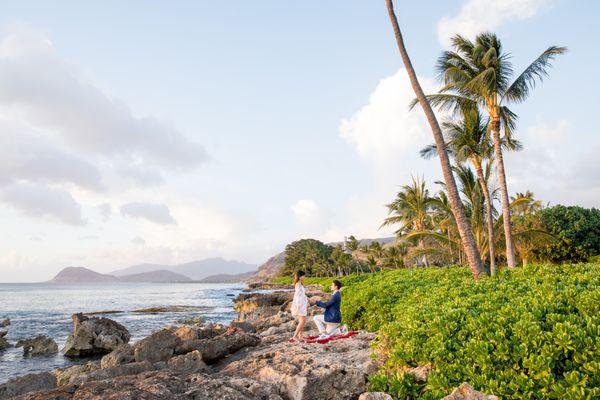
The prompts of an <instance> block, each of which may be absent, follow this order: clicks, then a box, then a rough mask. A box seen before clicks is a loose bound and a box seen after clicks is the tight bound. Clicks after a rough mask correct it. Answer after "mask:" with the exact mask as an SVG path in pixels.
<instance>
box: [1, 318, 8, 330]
mask: <svg viewBox="0 0 600 400" xmlns="http://www.w3.org/2000/svg"><path fill="white" fill-rule="evenodd" d="M9 325H10V319H8V318H4V319H3V320H2V321H0V328H5V327H7V326H9Z"/></svg>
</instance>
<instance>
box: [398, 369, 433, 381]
mask: <svg viewBox="0 0 600 400" xmlns="http://www.w3.org/2000/svg"><path fill="white" fill-rule="evenodd" d="M404 372H407V373H409V374H411V375H412V376H413V378H415V381H416V382H418V383H425V382H427V379H428V378H429V373H430V372H431V365H421V366H418V367H413V368H406V369H405V370H404Z"/></svg>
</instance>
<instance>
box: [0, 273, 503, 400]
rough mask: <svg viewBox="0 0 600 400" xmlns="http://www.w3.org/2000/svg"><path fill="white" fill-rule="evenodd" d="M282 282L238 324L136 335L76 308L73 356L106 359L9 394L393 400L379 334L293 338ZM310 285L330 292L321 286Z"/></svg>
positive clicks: (3, 394)
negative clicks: (379, 386)
mask: <svg viewBox="0 0 600 400" xmlns="http://www.w3.org/2000/svg"><path fill="white" fill-rule="evenodd" d="M277 289H279V290H277ZM282 289H287V287H282V286H279V287H273V286H260V285H255V286H253V287H251V288H250V289H249V290H250V291H248V292H246V293H242V294H240V295H239V296H238V297H237V298H236V299H235V300H234V307H235V310H236V311H237V313H238V318H237V319H236V320H235V321H233V322H231V324H230V325H229V326H222V325H220V324H212V323H204V324H190V325H179V326H170V327H166V328H164V329H162V330H159V331H157V332H154V333H153V334H151V335H150V336H148V337H146V338H144V339H141V340H139V341H137V342H135V343H129V340H130V337H131V335H130V334H129V332H128V331H127V329H126V328H125V327H123V326H122V325H120V324H118V323H117V322H115V321H112V320H111V319H109V318H104V317H95V316H86V315H82V314H75V315H73V324H74V329H73V333H72V334H71V336H70V337H69V338H68V340H67V344H66V346H65V349H64V350H63V351H64V353H65V355H66V356H71V357H87V356H92V355H103V357H102V358H101V359H100V360H96V361H90V362H88V363H87V364H83V365H75V366H71V367H68V368H63V369H57V370H54V371H52V372H44V373H38V374H29V375H25V376H22V377H19V378H14V379H11V380H9V381H8V382H6V383H4V384H2V385H0V400H3V399H19V400H42V399H43V400H117V399H118V400H122V399H149V400H154V399H156V400H158V399H195V400H200V399H222V400H250V399H265V400H267V399H269V400H270V399H272V400H278V399H281V400H309V399H323V400H338V399H340V400H341V399H360V400H369V399H371V400H375V399H391V397H390V396H388V395H386V394H383V393H368V377H369V375H371V374H373V373H375V372H376V371H377V369H378V367H379V364H380V362H381V360H377V359H375V358H374V357H373V356H372V355H371V350H370V343H371V341H372V340H373V339H374V338H375V336H376V335H375V334H373V333H364V332H361V333H360V334H358V335H356V336H353V337H351V338H348V339H344V340H338V341H332V342H330V343H328V344H326V345H321V344H308V343H295V344H290V343H288V339H289V338H290V337H291V336H292V332H293V330H294V328H295V322H294V320H293V319H292V317H291V315H290V313H289V307H290V304H291V300H292V295H293V293H292V292H291V291H289V290H282ZM265 290H267V292H265ZM310 291H311V292H313V293H312V294H321V293H320V288H316V287H311V288H310ZM316 311H317V310H314V309H311V311H310V312H311V313H315V312H316ZM308 325H309V326H308V327H307V329H313V327H312V324H308ZM312 333H314V331H313V332H312ZM36 339H37V338H36ZM50 340H51V339H50ZM38 342H39V343H40V346H41V347H40V349H41V350H40V351H43V350H44V349H50V351H55V348H54V346H53V345H52V343H50V342H49V341H48V338H45V337H41V338H40V339H39V341H35V340H34V341H33V342H27V343H25V344H24V345H26V346H28V349H29V350H28V351H34V350H35V349H36V344H37V343H38ZM421 372H422V371H421ZM425 379H426V377H425ZM459 389H460V390H461V392H460V393H458V389H457V396H455V397H450V396H448V398H449V399H450V398H451V399H469V398H473V399H488V400H492V399H493V398H494V397H493V396H489V397H487V396H486V397H468V394H467V395H463V392H464V391H465V390H466V391H467V392H468V393H472V394H473V395H478V396H479V395H481V396H485V395H483V394H480V393H477V392H475V391H473V390H472V388H466V387H463V386H461V388H459ZM469 389H470V392H469ZM467 392H465V393H467ZM453 395H454V393H453ZM451 396H452V395H451Z"/></svg>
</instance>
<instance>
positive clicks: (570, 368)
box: [342, 264, 600, 400]
mask: <svg viewBox="0 0 600 400" xmlns="http://www.w3.org/2000/svg"><path fill="white" fill-rule="evenodd" d="M599 310H600V266H599V265H595V264H587V265H584V264H579V265H560V266H556V265H546V266H529V267H526V268H518V269H515V270H510V271H504V272H503V273H501V274H500V275H499V276H497V277H495V278H490V279H483V280H480V281H479V282H475V281H473V280H472V279H471V277H470V274H469V272H468V271H467V270H466V269H464V268H423V269H412V270H395V271H389V272H383V273H378V274H373V275H371V276H369V277H365V278H364V279H362V280H361V281H359V282H356V283H354V284H351V285H349V286H348V287H347V288H346V289H345V291H344V300H343V302H342V312H343V315H344V320H345V321H346V322H347V323H350V325H351V327H352V328H360V329H367V330H371V331H373V330H378V331H379V332H380V338H379V340H378V342H377V343H376V344H375V347H376V348H375V351H376V352H377V353H383V354H385V355H387V356H388V358H387V361H386V362H385V364H384V366H383V368H382V370H381V372H380V373H379V374H378V375H376V376H374V377H373V378H372V381H371V382H372V387H373V389H375V390H383V391H387V392H389V393H391V394H392V395H394V396H395V397H396V398H398V399H440V398H442V397H444V396H445V395H447V394H448V393H450V391H451V390H452V389H453V388H454V387H456V386H458V385H460V383H461V382H464V381H467V382H469V383H471V384H472V385H473V386H474V387H475V388H476V389H478V390H482V391H484V392H486V393H489V394H495V395H497V396H500V398H502V399H573V400H575V399H578V400H579V399H592V398H600V324H599V322H600V315H599ZM418 365H432V366H433V370H432V372H431V374H430V377H429V379H428V381H427V383H425V384H423V385H420V384H417V383H416V382H415V381H414V379H413V378H412V376H411V375H409V374H407V373H404V372H403V371H404V370H405V369H406V368H407V367H414V366H418Z"/></svg>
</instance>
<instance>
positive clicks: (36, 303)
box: [0, 283, 245, 384]
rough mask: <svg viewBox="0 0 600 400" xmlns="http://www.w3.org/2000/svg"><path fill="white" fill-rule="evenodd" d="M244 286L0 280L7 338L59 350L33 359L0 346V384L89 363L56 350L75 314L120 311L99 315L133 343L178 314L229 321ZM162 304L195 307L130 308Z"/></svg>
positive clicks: (0, 303) (0, 316)
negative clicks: (39, 341)
mask: <svg viewBox="0 0 600 400" xmlns="http://www.w3.org/2000/svg"><path fill="white" fill-rule="evenodd" d="M244 288H245V285H244V284H206V283H147V284H145V283H102V284H47V283H0V321H1V320H3V319H4V318H10V320H11V325H10V326H9V327H8V335H7V336H6V338H7V339H8V341H9V342H10V343H11V344H13V345H14V344H15V343H16V342H17V341H18V340H19V339H26V338H32V337H35V336H37V335H46V336H49V337H51V338H53V339H54V340H55V341H56V343H57V344H58V347H59V353H58V354H55V355H50V356H35V357H24V356H23V349H22V348H14V347H11V348H8V349H6V350H4V351H2V350H0V384H1V383H3V382H5V381H6V380H8V379H10V378H13V377H16V376H20V375H24V374H28V373H34V372H43V371H51V370H53V369H55V368H61V367H66V366H69V365H74V364H77V363H84V362H87V361H88V360H89V359H85V360H69V359H68V358H65V357H63V356H62V352H61V351H60V350H62V348H63V347H64V344H65V342H66V339H67V336H68V335H69V334H70V333H71V332H72V329H73V324H72V320H71V315H72V314H74V313H77V312H96V311H107V310H111V311H122V312H120V313H114V314H106V315H102V316H105V317H107V318H110V319H113V320H115V321H117V322H119V323H121V324H122V325H124V326H125V327H126V328H127V329H128V330H129V332H130V333H131V341H130V343H132V342H134V341H136V340H138V339H141V338H143V337H145V336H148V335H149V334H150V333H152V332H153V331H155V330H158V329H160V328H163V327H165V326H167V325H169V324H177V320H180V319H182V318H190V317H202V318H203V320H206V321H213V322H221V323H226V322H229V321H231V320H233V319H234V318H235V316H236V314H235V312H234V310H233V299H234V298H235V296H237V295H238V294H239V293H240V292H241V291H242V290H243V289H244ZM163 306H192V307H194V309H193V310H192V311H189V310H188V311H184V312H167V313H156V314H151V313H139V312H133V310H136V309H143V308H149V307H163ZM0 329H6V328H0Z"/></svg>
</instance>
